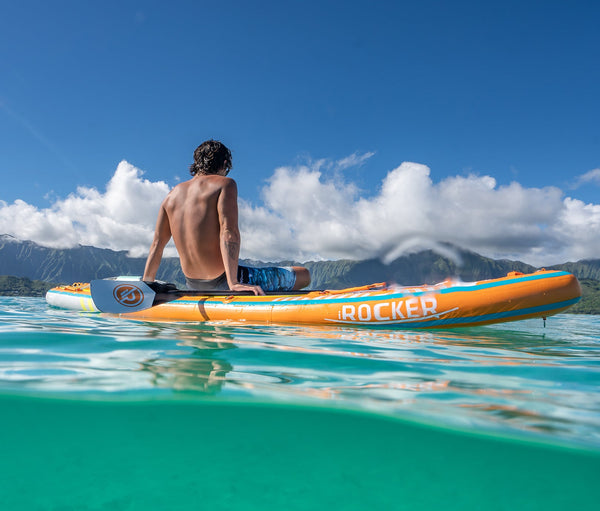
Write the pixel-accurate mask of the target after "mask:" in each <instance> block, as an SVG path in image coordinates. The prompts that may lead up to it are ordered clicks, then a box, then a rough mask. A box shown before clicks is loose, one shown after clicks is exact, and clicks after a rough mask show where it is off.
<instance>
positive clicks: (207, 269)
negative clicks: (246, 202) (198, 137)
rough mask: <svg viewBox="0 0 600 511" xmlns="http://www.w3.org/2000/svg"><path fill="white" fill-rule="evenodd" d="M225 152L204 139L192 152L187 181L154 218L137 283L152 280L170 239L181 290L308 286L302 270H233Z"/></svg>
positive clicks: (234, 209)
mask: <svg viewBox="0 0 600 511" xmlns="http://www.w3.org/2000/svg"><path fill="white" fill-rule="evenodd" d="M230 170H231V152H230V151H229V149H227V147H225V146H224V145H223V144H222V143H220V142H217V141H214V140H208V141H206V142H204V143H203V144H202V145H200V146H199V147H198V148H197V149H196V150H195V151H194V163H193V164H192V165H191V166H190V173H191V174H192V176H193V177H192V179H190V180H189V181H186V182H184V183H180V184H179V185H177V186H176V187H175V188H173V190H171V192H170V193H169V194H168V195H167V197H166V198H165V200H164V201H163V203H162V205H161V208H160V211H159V213H158V220H157V222H156V230H155V232H154V240H153V241H152V245H151V247H150V253H149V254H148V259H147V261H146V268H145V270H144V277H143V280H145V281H153V280H155V278H156V272H157V271H158V267H159V265H160V261H161V259H162V255H163V250H164V248H165V246H166V244H167V243H168V242H169V240H170V239H171V237H173V241H174V242H175V247H176V248H177V252H178V253H179V259H180V262H181V269H182V270H183V274H184V275H185V278H186V282H187V286H188V288H190V289H198V290H219V289H222V290H227V289H230V290H231V291H252V292H253V293H254V294H256V295H263V294H264V291H263V289H264V290H266V291H288V290H291V289H302V288H303V287H306V286H308V284H310V274H309V272H308V270H307V269H306V268H303V267H300V266H294V267H289V268H277V267H271V268H253V267H245V266H238V257H239V253H240V231H239V229H238V205H237V185H236V183H235V181H234V180H233V179H231V178H229V177H227V174H228V173H229V171H230Z"/></svg>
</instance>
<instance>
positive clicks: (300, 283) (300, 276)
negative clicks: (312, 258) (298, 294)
mask: <svg viewBox="0 0 600 511" xmlns="http://www.w3.org/2000/svg"><path fill="white" fill-rule="evenodd" d="M292 270H294V273H295V274H296V283H295V284H294V289H302V288H303V287H306V286H308V285H309V284H310V272H309V271H308V269H306V268H304V266H292Z"/></svg>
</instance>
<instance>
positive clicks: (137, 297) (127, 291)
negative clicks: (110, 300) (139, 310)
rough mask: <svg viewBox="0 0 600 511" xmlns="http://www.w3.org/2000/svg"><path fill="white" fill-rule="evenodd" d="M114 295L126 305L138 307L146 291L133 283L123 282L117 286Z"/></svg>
mask: <svg viewBox="0 0 600 511" xmlns="http://www.w3.org/2000/svg"><path fill="white" fill-rule="evenodd" d="M113 296H114V297H115V300H116V301H117V302H119V303H120V304H121V305H123V306H125V307H137V306H138V305H139V304H141V303H142V302H143V301H144V292H143V291H142V290H141V289H140V288H139V287H137V286H134V285H133V284H121V285H120V286H117V287H115V289H114V290H113Z"/></svg>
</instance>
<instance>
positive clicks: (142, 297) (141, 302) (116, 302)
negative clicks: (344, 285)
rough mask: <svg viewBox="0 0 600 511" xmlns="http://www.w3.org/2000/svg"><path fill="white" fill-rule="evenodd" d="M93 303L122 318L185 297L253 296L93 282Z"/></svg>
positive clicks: (155, 284) (169, 286)
mask: <svg viewBox="0 0 600 511" xmlns="http://www.w3.org/2000/svg"><path fill="white" fill-rule="evenodd" d="M90 291H91V294H92V300H93V301H94V304H95V305H96V307H97V308H98V310H99V311H100V312H109V313H112V314H121V313H125V312H137V311H143V310H146V309H149V308H150V307H154V306H155V305H159V304H161V303H166V302H170V301H172V300H176V299H177V298H181V297H182V296H254V293H252V292H251V291H229V290H223V291H196V290H190V289H177V287H176V286H175V285H174V284H168V283H162V282H144V281H140V280H131V281H130V280H92V281H91V282H90ZM309 292H310V291H267V293H266V294H268V295H282V294H284V295H288V294H290V295H291V294H306V293H309Z"/></svg>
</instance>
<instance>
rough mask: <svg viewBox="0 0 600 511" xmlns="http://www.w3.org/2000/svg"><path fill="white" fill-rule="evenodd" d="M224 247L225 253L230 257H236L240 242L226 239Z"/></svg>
mask: <svg viewBox="0 0 600 511" xmlns="http://www.w3.org/2000/svg"><path fill="white" fill-rule="evenodd" d="M225 248H226V249H227V255H228V256H229V257H231V258H232V259H235V258H237V257H238V255H239V253H240V244H239V243H237V242H235V241H226V242H225Z"/></svg>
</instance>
